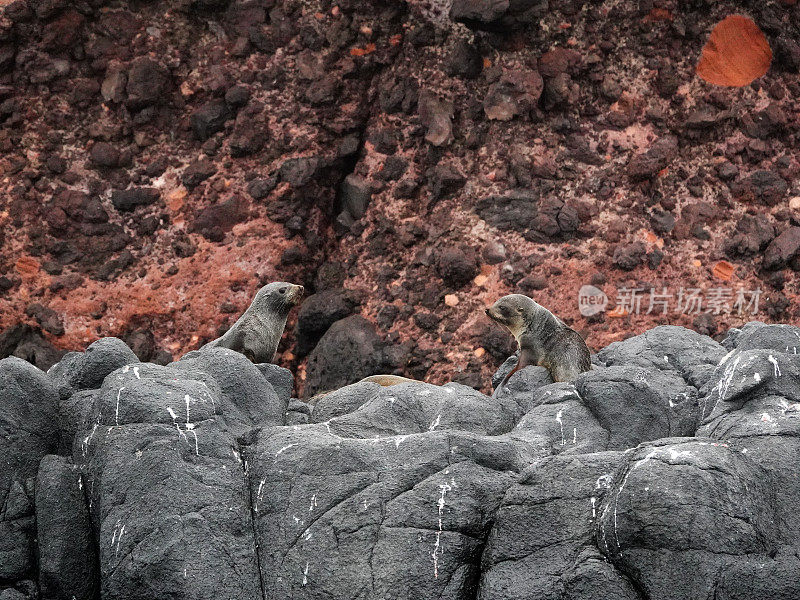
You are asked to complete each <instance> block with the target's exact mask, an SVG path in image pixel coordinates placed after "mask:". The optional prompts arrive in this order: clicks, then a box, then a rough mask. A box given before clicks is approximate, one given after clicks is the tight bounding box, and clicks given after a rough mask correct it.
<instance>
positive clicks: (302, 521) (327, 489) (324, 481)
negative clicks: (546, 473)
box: [248, 425, 525, 599]
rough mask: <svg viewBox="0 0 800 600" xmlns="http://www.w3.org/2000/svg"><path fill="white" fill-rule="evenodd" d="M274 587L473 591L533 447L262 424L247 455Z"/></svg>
mask: <svg viewBox="0 0 800 600" xmlns="http://www.w3.org/2000/svg"><path fill="white" fill-rule="evenodd" d="M248 461H249V462H250V465H251V466H250V469H251V472H252V477H253V481H252V484H253V487H252V489H251V493H252V495H253V502H254V510H255V515H256V517H255V519H256V520H255V525H256V535H257V537H258V547H259V556H260V559H261V567H262V569H263V570H264V572H265V573H268V574H269V577H266V578H265V580H264V584H265V592H266V596H267V597H269V598H273V597H274V598H349V597H353V596H354V595H355V596H356V597H358V596H361V597H364V598H385V597H392V598H409V599H411V598H430V597H438V598H467V597H470V594H474V590H475V588H476V585H477V580H478V578H479V575H480V553H481V547H482V546H483V543H484V541H485V539H486V536H487V534H488V531H489V529H490V527H491V515H492V514H493V512H494V511H495V510H496V508H497V507H498V506H499V504H500V502H501V501H502V498H503V495H504V493H505V490H506V489H507V487H508V486H509V485H510V484H511V483H512V482H513V479H514V472H515V471H517V470H519V469H520V468H521V463H523V462H524V461H525V459H524V455H522V456H521V455H520V453H519V452H518V451H515V450H514V444H513V443H512V442H511V441H510V440H507V439H503V438H491V437H483V436H478V435H475V434H472V433H468V432H458V431H440V430H434V431H429V432H425V433H420V434H412V435H404V436H390V437H383V438H379V439H368V438H363V439H351V438H346V437H345V438H342V437H339V436H337V435H335V434H333V433H328V432H327V430H326V428H325V427H324V426H323V425H309V426H306V427H302V428H300V429H299V430H295V429H294V428H283V429H281V428H277V429H273V430H269V431H266V430H265V431H264V432H263V433H262V434H261V436H260V437H259V440H258V442H257V444H256V445H255V446H254V447H253V448H252V449H251V452H250V453H249V454H248Z"/></svg>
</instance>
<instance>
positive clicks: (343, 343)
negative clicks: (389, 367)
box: [303, 315, 384, 398]
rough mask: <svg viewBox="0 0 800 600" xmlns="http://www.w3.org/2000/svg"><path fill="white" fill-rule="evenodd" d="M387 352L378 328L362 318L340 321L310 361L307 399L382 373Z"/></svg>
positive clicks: (334, 325)
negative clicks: (384, 351) (384, 353)
mask: <svg viewBox="0 0 800 600" xmlns="http://www.w3.org/2000/svg"><path fill="white" fill-rule="evenodd" d="M383 348H384V342H383V340H381V338H380V337H379V336H378V332H377V331H376V330H375V326H374V325H372V323H370V322H369V321H367V320H366V319H365V318H364V317H362V316H361V315H352V316H350V317H347V318H345V319H341V320H339V321H336V322H335V323H334V324H333V325H331V327H330V328H329V329H328V331H326V332H325V335H323V336H322V338H321V339H320V341H319V343H318V344H317V345H316V347H315V348H314V351H313V352H312V353H311V354H310V355H309V357H308V369H307V372H306V373H307V374H306V384H305V388H304V391H303V393H304V396H305V397H306V398H310V397H311V396H313V395H315V394H318V393H320V392H329V391H331V390H335V389H337V388H340V387H342V386H344V385H347V384H350V383H355V382H356V381H358V380H360V379H363V378H364V377H367V376H368V375H375V374H377V373H379V372H380V370H381V365H382V364H383Z"/></svg>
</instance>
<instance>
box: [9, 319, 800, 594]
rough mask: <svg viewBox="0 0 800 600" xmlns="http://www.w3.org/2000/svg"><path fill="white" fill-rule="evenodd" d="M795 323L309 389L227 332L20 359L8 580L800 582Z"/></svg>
mask: <svg viewBox="0 0 800 600" xmlns="http://www.w3.org/2000/svg"><path fill="white" fill-rule="evenodd" d="M798 346H800V329H798V328H797V327H793V326H789V325H765V324H762V323H755V322H754V323H749V324H747V325H745V326H744V327H742V328H741V329H733V330H731V331H729V333H728V334H727V336H726V337H725V338H724V340H723V341H722V343H721V344H720V343H717V342H716V341H714V340H712V339H711V338H709V337H706V336H703V335H700V334H698V333H695V332H692V331H690V330H687V329H683V328H681V327H673V326H663V327H657V328H655V329H652V330H649V331H647V332H646V333H644V334H642V335H639V336H637V337H632V338H630V339H628V340H625V341H623V342H617V343H614V344H611V345H610V346H608V347H606V348H605V349H603V350H601V351H600V352H599V353H598V354H597V355H596V356H595V357H594V361H595V369H594V370H592V371H590V372H587V373H584V374H582V375H581V376H580V377H579V378H578V379H577V380H576V381H575V383H574V384H565V383H555V384H554V383H551V382H550V381H549V380H548V377H547V374H546V372H545V371H544V369H542V368H540V367H528V368H526V369H523V370H521V371H520V372H518V373H517V374H515V375H514V376H513V377H512V378H511V380H510V381H509V385H508V387H507V388H505V389H504V390H503V391H501V392H500V393H498V394H496V395H495V397H493V398H490V397H488V396H485V395H483V394H482V393H480V392H477V391H475V390H474V389H472V388H469V387H466V386H464V385H461V384H457V383H449V384H447V385H444V386H441V387H440V386H435V385H431V384H427V383H407V384H401V385H397V386H393V387H390V388H381V387H379V386H377V385H375V384H372V383H356V384H352V385H348V386H346V387H343V388H340V389H338V390H337V391H335V392H332V393H330V394H327V395H324V396H318V397H317V398H316V402H313V400H312V402H309V403H306V402H301V401H299V400H296V399H292V398H291V392H292V383H293V381H292V376H291V374H290V372H289V371H287V370H286V369H283V368H281V367H277V366H275V365H253V364H251V363H250V362H248V361H247V360H246V359H245V358H244V357H243V356H241V355H239V354H237V353H235V352H231V351H228V350H224V349H215V350H213V351H211V352H208V353H202V354H201V353H190V355H188V356H186V357H184V358H183V359H182V360H180V361H177V362H173V363H171V364H169V365H167V366H161V365H156V364H152V363H141V362H138V360H137V359H136V356H135V355H134V353H133V352H132V351H131V350H130V349H129V348H128V347H127V346H126V345H125V344H124V343H122V342H121V341H120V340H117V339H114V338H105V339H102V340H100V341H98V342H95V343H94V344H92V345H91V346H90V347H89V348H88V349H87V350H86V352H84V353H71V354H68V355H66V356H65V357H64V358H63V359H62V361H61V362H60V363H58V364H57V365H55V366H54V367H53V368H51V369H50V370H49V371H48V372H47V373H46V374H45V373H44V372H42V371H40V370H38V369H37V368H36V367H34V366H32V365H31V364H29V363H26V362H24V361H22V360H20V359H17V358H8V359H5V360H3V361H0V433H2V435H0V465H2V467H1V468H0V506H2V512H0V533H1V535H0V587H2V588H5V589H3V590H2V591H1V592H0V598H1V599H2V600H12V599H14V598H25V597H30V598H36V597H42V598H58V599H61V598H75V599H78V600H82V599H85V598H100V597H102V598H108V599H111V598H114V599H117V598H119V599H133V598H148V599H150V600H156V599H162V598H163V599H171V600H172V599H176V598H192V599H199V600H202V599H209V600H210V599H219V598H233V599H251V598H252V599H256V598H263V599H267V598H270V599H283V598H297V599H300V598H319V599H323V598H325V599H340V598H341V599H344V598H409V599H412V598H413V599H418V598H452V599H467V598H476V597H477V598H481V599H483V600H494V599H498V600H500V599H502V600H510V599H516V598H520V599H521V598H541V599H544V598H553V599H564V598H570V599H586V600H589V599H591V600H594V599H597V598H613V599H630V600H633V599H640V600H644V599H649V600H657V599H669V600H680V599H687V600H694V599H697V598H715V599H716V600H725V599H727V600H734V599H753V598H798V597H800V577H798V574H799V573H800V559H799V558H798V547H799V546H800V513H798V511H797V510H796V507H797V506H798V504H800V485H799V484H798V479H797V457H798V456H800V437H798V432H800V357H799V356H798V355H797V348H798Z"/></svg>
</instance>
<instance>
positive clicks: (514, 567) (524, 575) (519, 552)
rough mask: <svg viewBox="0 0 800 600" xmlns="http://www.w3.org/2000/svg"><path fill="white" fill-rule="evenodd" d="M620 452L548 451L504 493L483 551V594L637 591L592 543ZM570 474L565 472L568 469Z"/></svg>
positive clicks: (494, 598) (507, 599)
mask: <svg viewBox="0 0 800 600" xmlns="http://www.w3.org/2000/svg"><path fill="white" fill-rule="evenodd" d="M622 456H623V455H622V453H621V452H601V453H596V454H583V455H580V456H558V457H548V458H543V459H542V460H540V461H538V462H536V463H535V464H534V465H532V466H531V467H530V468H529V469H526V471H525V472H524V473H523V474H522V476H521V477H520V478H519V480H518V481H517V482H516V483H515V484H514V485H513V486H511V487H510V489H509V490H508V492H506V495H505V497H504V498H503V502H502V504H501V505H500V508H499V510H498V511H497V515H496V516H495V523H494V526H493V527H492V531H491V533H490V535H489V538H488V540H487V543H486V548H485V549H484V551H483V558H482V565H481V566H482V574H481V580H480V592H479V597H480V598H485V599H486V600H518V599H519V600H522V599H525V598H548V599H553V600H555V599H556V598H574V599H576V600H577V599H585V600H591V599H594V598H614V599H615V600H634V599H636V598H639V596H638V594H637V593H636V589H635V587H634V586H633V585H632V584H631V583H630V581H629V580H628V579H627V577H625V576H624V575H622V574H621V573H619V572H618V571H616V570H615V569H614V568H613V567H612V566H611V565H610V564H609V563H607V562H604V561H601V560H600V558H601V557H600V555H599V553H598V552H597V548H596V546H595V545H594V534H595V527H596V523H597V520H598V517H599V516H600V514H601V513H600V512H599V509H600V506H601V502H602V500H603V498H604V497H605V496H606V494H607V493H608V489H609V486H610V483H611V480H612V476H613V473H614V471H615V470H616V468H617V465H618V464H619V462H620V460H621V458H622ZM565 474H568V476H564V475H565Z"/></svg>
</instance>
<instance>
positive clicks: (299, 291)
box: [294, 285, 306, 296]
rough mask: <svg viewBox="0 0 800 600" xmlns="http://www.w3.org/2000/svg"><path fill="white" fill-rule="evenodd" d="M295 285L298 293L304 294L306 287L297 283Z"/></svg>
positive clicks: (299, 294)
mask: <svg viewBox="0 0 800 600" xmlns="http://www.w3.org/2000/svg"><path fill="white" fill-rule="evenodd" d="M294 287H295V290H296V291H297V295H298V296H302V295H303V292H305V291H306V288H304V287H303V286H302V285H296V286H294Z"/></svg>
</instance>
